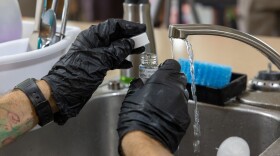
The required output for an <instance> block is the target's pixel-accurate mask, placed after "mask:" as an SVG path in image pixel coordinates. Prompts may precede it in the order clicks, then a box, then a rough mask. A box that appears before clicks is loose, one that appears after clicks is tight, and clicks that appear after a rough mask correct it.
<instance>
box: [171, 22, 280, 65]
mask: <svg viewBox="0 0 280 156" xmlns="http://www.w3.org/2000/svg"><path fill="white" fill-rule="evenodd" d="M189 35H215V36H223V37H227V38H232V39H235V40H238V41H241V42H244V43H246V44H248V45H250V46H252V47H254V48H256V49H258V50H259V52H261V53H262V54H263V55H264V56H265V57H267V58H268V59H269V60H270V61H271V62H272V63H273V64H275V65H276V66H277V67H278V69H280V55H279V54H278V53H277V52H276V50H274V49H273V48H272V47H270V46H269V45H268V44H266V43H265V42H263V41H261V40H260V39H258V38H256V37H254V36H252V35H250V34H247V33H243V32H240V31H238V30H235V29H232V28H228V27H224V26H217V25H208V24H190V25H185V24H175V25H170V26H169V37H170V38H178V39H186V38H187V37H188V36H189Z"/></svg>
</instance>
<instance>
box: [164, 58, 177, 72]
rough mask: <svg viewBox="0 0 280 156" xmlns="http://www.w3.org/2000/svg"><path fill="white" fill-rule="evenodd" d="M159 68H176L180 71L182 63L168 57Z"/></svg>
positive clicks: (175, 69)
mask: <svg viewBox="0 0 280 156" xmlns="http://www.w3.org/2000/svg"><path fill="white" fill-rule="evenodd" d="M159 69H163V70H174V71H177V72H180V70H181V66H180V64H179V63H178V62H177V61H175V60H173V59H168V60H166V61H164V62H163V63H162V64H161V65H160V66H159Z"/></svg>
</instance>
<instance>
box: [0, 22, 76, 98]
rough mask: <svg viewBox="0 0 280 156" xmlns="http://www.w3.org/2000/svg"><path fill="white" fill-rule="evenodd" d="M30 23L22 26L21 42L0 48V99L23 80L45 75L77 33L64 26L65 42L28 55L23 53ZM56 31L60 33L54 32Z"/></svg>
mask: <svg viewBox="0 0 280 156" xmlns="http://www.w3.org/2000/svg"><path fill="white" fill-rule="evenodd" d="M33 24H34V23H33V22H23V38H22V39H18V40H13V41H9V42H4V43H1V44H0V95H1V94H4V93H6V92H8V91H10V90H12V89H13V88H14V86H15V85H17V84H18V83H20V82H22V81H23V80H25V79H27V78H36V79H40V78H42V77H43V76H44V75H46V74H47V73H48V71H49V70H50V69H51V67H52V66H53V65H54V64H55V63H56V62H57V61H58V59H59V58H60V57H61V56H62V55H63V54H65V53H66V52H67V51H68V49H69V48H70V45H71V44H72V43H73V41H74V40H75V39H76V36H77V35H78V34H79V32H80V31H81V30H80V29H79V28H77V27H71V26H68V27H67V29H66V34H65V36H66V37H65V38H64V39H63V40H62V41H59V42H58V43H56V44H54V45H51V46H49V47H46V48H44V49H38V50H34V51H31V52H26V51H27V45H28V38H26V37H28V36H29V35H30V34H31V33H32V30H33ZM58 30H60V29H58Z"/></svg>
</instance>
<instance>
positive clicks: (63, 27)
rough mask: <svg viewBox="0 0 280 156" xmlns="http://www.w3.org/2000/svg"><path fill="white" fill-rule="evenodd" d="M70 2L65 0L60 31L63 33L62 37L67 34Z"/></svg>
mask: <svg viewBox="0 0 280 156" xmlns="http://www.w3.org/2000/svg"><path fill="white" fill-rule="evenodd" d="M69 2H70V0H64V6H63V12H62V17H61V21H62V23H61V29H60V33H61V34H63V35H62V36H61V39H62V38H63V36H64V35H65V30H66V24H67V14H68V8H69Z"/></svg>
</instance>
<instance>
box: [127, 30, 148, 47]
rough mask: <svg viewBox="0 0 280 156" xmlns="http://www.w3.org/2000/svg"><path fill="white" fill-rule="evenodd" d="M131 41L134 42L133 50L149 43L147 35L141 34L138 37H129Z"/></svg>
mask: <svg viewBox="0 0 280 156" xmlns="http://www.w3.org/2000/svg"><path fill="white" fill-rule="evenodd" d="M131 39H133V40H134V42H135V45H134V49H136V48H139V47H142V46H144V45H146V44H148V43H150V41H149V39H148V36H147V33H142V34H140V35H137V36H133V37H131Z"/></svg>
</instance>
